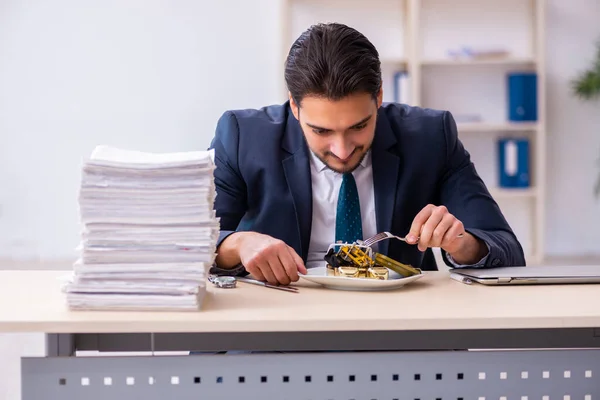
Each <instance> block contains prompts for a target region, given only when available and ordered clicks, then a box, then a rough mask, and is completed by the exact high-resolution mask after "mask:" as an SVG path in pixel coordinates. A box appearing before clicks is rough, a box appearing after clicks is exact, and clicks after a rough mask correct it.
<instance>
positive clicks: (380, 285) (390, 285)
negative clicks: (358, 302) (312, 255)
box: [300, 267, 423, 291]
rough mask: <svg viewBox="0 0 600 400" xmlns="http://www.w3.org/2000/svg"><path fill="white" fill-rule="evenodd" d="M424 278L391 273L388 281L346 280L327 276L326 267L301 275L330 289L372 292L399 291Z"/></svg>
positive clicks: (311, 269)
mask: <svg viewBox="0 0 600 400" xmlns="http://www.w3.org/2000/svg"><path fill="white" fill-rule="evenodd" d="M422 277H423V274H419V275H413V276H409V277H407V278H404V277H402V275H400V274H398V273H396V272H394V271H390V274H389V279H386V280H380V279H360V278H346V277H343V276H327V268H326V267H316V268H309V269H308V271H307V274H306V275H300V278H301V279H306V280H307V281H309V282H313V283H317V284H320V285H323V286H325V287H327V288H329V289H341V290H371V291H374V290H391V289H398V288H401V287H402V286H404V285H406V284H409V283H411V282H414V281H416V280H417V279H421V278H422Z"/></svg>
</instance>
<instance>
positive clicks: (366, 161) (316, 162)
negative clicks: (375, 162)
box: [309, 149, 371, 172]
mask: <svg viewBox="0 0 600 400" xmlns="http://www.w3.org/2000/svg"><path fill="white" fill-rule="evenodd" d="M309 153H310V161H311V164H312V166H313V167H314V168H315V169H316V170H317V172H322V171H324V170H326V169H329V167H328V166H327V165H325V163H324V162H323V161H321V159H320V158H319V157H317V156H316V154H315V153H313V151H312V150H310V151H309ZM370 163H371V149H369V151H367V154H365V156H364V157H363V159H362V161H361V162H360V167H362V168H366V167H367V166H369V165H370Z"/></svg>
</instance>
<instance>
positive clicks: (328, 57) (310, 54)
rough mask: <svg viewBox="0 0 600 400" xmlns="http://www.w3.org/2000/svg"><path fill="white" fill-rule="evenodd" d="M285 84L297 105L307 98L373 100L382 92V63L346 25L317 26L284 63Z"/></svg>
mask: <svg viewBox="0 0 600 400" xmlns="http://www.w3.org/2000/svg"><path fill="white" fill-rule="evenodd" d="M285 81H286V84H287V87H288V90H289V91H290V93H291V96H292V98H293V99H294V101H295V102H296V104H298V105H300V102H301V101H302V99H303V98H304V97H305V96H308V95H311V96H321V97H325V98H327V99H331V100H340V99H342V98H344V97H346V96H348V95H351V94H354V93H369V94H370V95H372V96H373V98H377V94H378V93H379V90H380V89H381V62H380V61H379V53H378V52H377V49H376V48H375V46H373V44H372V43H371V42H370V41H369V40H368V39H367V38H366V37H365V36H364V35H363V34H361V33H360V32H358V31H357V30H355V29H353V28H350V27H348V26H346V25H343V24H338V23H331V24H317V25H313V26H311V27H310V28H308V29H307V30H306V31H305V32H304V33H302V34H301V35H300V37H299V38H298V39H296V41H295V42H294V44H293V45H292V47H291V48H290V52H289V54H288V57H287V60H286V62H285Z"/></svg>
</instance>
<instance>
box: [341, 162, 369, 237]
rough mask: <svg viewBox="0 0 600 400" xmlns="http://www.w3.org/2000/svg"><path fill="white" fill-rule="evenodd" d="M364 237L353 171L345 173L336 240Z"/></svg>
mask: <svg viewBox="0 0 600 400" xmlns="http://www.w3.org/2000/svg"><path fill="white" fill-rule="evenodd" d="M362 239H363V232H362V221H361V216H360V200H359V198H358V190H357V189H356V182H355V181H354V176H352V173H347V174H344V178H343V179H342V186H341V187H340V193H339V196H338V203H337V214H336V218H335V241H336V243H337V242H339V241H342V242H343V243H353V242H355V241H356V240H362Z"/></svg>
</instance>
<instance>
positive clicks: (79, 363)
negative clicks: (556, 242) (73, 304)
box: [0, 271, 600, 400]
mask: <svg viewBox="0 0 600 400" xmlns="http://www.w3.org/2000/svg"><path fill="white" fill-rule="evenodd" d="M64 273H65V272H64V271H0V293H1V296H2V301H0V331H2V332H45V333H48V334H51V335H49V357H46V358H39V359H38V358H33V359H24V360H23V382H24V387H23V400H33V399H45V400H46V399H55V398H56V399H58V398H60V399H65V398H83V396H85V398H86V400H93V399H106V398H109V396H110V397H112V398H119V396H125V397H122V398H145V399H159V398H160V399H163V398H166V397H167V396H170V397H173V398H177V399H186V398H190V399H192V398H194V399H198V398H211V399H212V398H222V399H230V398H231V399H238V398H239V399H241V398H244V399H249V398H251V399H254V398H256V399H266V398H286V399H323V400H327V399H336V400H337V399H345V400H351V399H356V400H358V399H368V400H370V399H377V400H381V399H389V400H391V399H394V398H409V399H422V400H424V399H432V400H435V399H448V398H454V399H459V398H462V399H471V398H472V399H479V398H480V397H485V398H486V399H491V398H494V399H501V398H502V397H505V398H506V400H508V399H513V398H515V399H521V398H522V396H528V400H529V399H534V398H535V399H540V400H542V396H546V395H547V396H550V397H549V398H548V399H546V400H549V399H554V398H558V397H557V396H560V398H561V399H563V396H565V395H569V396H570V399H571V400H575V399H578V398H581V399H582V400H583V399H586V400H591V399H592V398H598V396H600V380H599V379H598V378H599V377H600V351H599V350H596V349H595V348H599V347H600V285H560V286H521V287H484V286H480V285H464V284H461V283H459V282H456V281H453V280H450V279H449V277H448V274H447V273H445V272H434V273H427V276H425V277H424V278H423V279H421V280H420V281H417V282H415V283H413V284H411V285H409V286H407V287H405V288H403V289H401V290H396V291H388V292H345V291H332V290H328V289H322V288H319V287H316V286H314V285H304V286H303V287H302V288H301V291H300V293H298V294H294V293H287V292H282V291H278V290H272V289H266V288H263V287H258V286H253V285H248V284H244V283H239V285H238V288H236V289H217V288H214V287H212V286H210V288H209V294H208V295H207V298H206V301H205V304H204V307H203V309H202V311H200V312H181V313H167V312H162V313H151V312H72V311H69V310H68V309H67V307H66V304H65V299H64V295H63V293H61V291H60V281H59V280H58V279H57V278H58V277H59V276H61V275H64ZM581 347H585V348H588V349H586V350H579V349H577V348H581ZM518 348H520V349H522V350H518V351H517V350H506V349H518ZM541 348H553V349H554V350H543V351H542V350H536V351H532V350H531V349H541ZM558 348H562V349H563V350H558ZM565 348H567V349H568V350H564V349H565ZM450 349H454V350H456V349H488V350H480V351H447V350H450ZM490 349H495V350H490ZM77 350H101V351H148V350H155V351H162V350H269V351H273V350H275V351H276V350H285V351H290V352H291V353H286V354H272V353H271V354H245V355H231V354H228V355H194V356H183V357H181V356H178V357H166V356H162V357H158V356H155V357H90V358H88V357H72V355H74V354H75V351H77ZM320 350H352V351H347V352H346V351H343V352H312V351H320ZM424 350H426V351H424ZM298 351H301V352H298ZM106 378H109V379H108V380H106ZM482 378H483V379H482ZM150 381H151V382H152V384H150V383H149V382H150ZM106 383H110V385H106ZM128 383H129V384H128ZM586 395H590V396H592V397H590V398H585V396H586ZM205 396H206V397H205ZM582 396H583V397H582Z"/></svg>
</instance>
